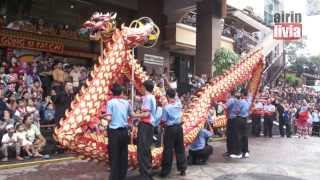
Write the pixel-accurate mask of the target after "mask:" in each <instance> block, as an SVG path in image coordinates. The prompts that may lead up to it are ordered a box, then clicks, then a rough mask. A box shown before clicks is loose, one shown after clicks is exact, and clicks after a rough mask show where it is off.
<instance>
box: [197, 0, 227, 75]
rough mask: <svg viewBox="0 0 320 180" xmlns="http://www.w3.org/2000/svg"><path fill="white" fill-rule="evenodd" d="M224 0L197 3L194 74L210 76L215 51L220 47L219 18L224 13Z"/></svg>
mask: <svg viewBox="0 0 320 180" xmlns="http://www.w3.org/2000/svg"><path fill="white" fill-rule="evenodd" d="M225 11H226V0H203V1H201V2H198V3H197V25H196V27H197V32H196V33H197V34H196V59H195V67H196V74H197V75H202V74H207V76H208V77H211V76H212V62H213V58H214V53H215V51H216V50H217V49H218V48H219V47H220V39H221V33H222V32H221V31H222V28H221V18H222V17H223V16H224V15H225Z"/></svg>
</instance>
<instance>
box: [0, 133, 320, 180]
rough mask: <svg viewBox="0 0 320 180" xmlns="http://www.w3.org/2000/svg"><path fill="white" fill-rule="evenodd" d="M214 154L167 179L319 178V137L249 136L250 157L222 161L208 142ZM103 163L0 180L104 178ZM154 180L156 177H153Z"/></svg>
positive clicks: (28, 171)
mask: <svg viewBox="0 0 320 180" xmlns="http://www.w3.org/2000/svg"><path fill="white" fill-rule="evenodd" d="M212 144H213V146H214V151H215V152H214V155H213V156H212V157H211V159H210V161H209V163H208V164H207V165H204V166H189V167H188V171H187V176H186V177H179V176H176V174H177V172H176V171H175V170H174V171H173V173H172V176H171V177H170V178H169V179H170V180H174V179H178V180H180V179H181V180H193V179H196V180H212V179H213V180H301V179H303V180H320V171H319V169H320V138H309V139H298V138H292V139H287V138H284V139H281V138H279V137H275V138H273V139H265V138H259V139H256V138H252V139H250V150H251V157H250V158H249V159H241V160H226V159H224V158H222V156H221V154H222V153H223V152H224V151H225V142H224V141H219V142H214V143H212ZM106 177H107V172H106V168H105V166H104V165H103V164H99V165H98V164H96V163H94V162H84V161H68V162H63V163H56V164H47V165H39V166H32V167H25V168H18V169H11V170H1V171H0V180H2V179H8V180H20V179H21V180H28V179H30V180H31V179H32V180H44V179H46V180H51V179H54V180H71V179H77V180H88V179H97V180H98V179H107V178H106ZM139 179H140V178H139V177H138V176H137V171H131V172H129V177H128V180H139ZM156 179H158V178H156Z"/></svg>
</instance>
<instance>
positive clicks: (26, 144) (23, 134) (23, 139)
mask: <svg viewBox="0 0 320 180" xmlns="http://www.w3.org/2000/svg"><path fill="white" fill-rule="evenodd" d="M16 135H17V138H18V142H19V143H20V146H21V147H22V148H23V149H24V150H25V151H26V152H27V154H28V156H29V157H32V155H33V153H34V149H33V146H32V142H31V141H29V140H27V131H26V129H25V126H24V124H18V125H17V132H16Z"/></svg>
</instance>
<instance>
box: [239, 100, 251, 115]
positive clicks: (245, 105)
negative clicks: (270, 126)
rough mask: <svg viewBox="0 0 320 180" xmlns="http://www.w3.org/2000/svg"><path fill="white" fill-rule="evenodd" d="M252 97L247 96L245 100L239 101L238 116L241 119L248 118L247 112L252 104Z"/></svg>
mask: <svg viewBox="0 0 320 180" xmlns="http://www.w3.org/2000/svg"><path fill="white" fill-rule="evenodd" d="M252 99H253V97H252V96H249V97H248V98H246V99H241V100H240V102H239V104H240V113H239V116H240V117H243V118H247V117H248V116H249V110H250V106H251V104H252Z"/></svg>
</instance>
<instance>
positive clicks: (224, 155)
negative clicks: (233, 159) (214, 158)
mask: <svg viewBox="0 0 320 180" xmlns="http://www.w3.org/2000/svg"><path fill="white" fill-rule="evenodd" d="M229 155H230V154H229V153H228V152H225V153H223V154H222V156H223V157H229Z"/></svg>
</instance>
